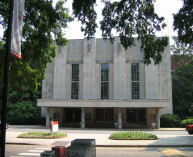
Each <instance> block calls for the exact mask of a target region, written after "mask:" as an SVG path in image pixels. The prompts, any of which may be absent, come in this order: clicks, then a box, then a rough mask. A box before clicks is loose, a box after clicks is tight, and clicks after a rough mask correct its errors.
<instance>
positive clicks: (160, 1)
mask: <svg viewBox="0 0 193 157" xmlns="http://www.w3.org/2000/svg"><path fill="white" fill-rule="evenodd" d="M53 1H54V2H57V1H58V0H53ZM96 1H97V7H96V11H97V14H98V15H97V17H98V18H97V23H99V21H101V20H102V16H101V10H102V8H103V6H104V4H102V3H101V0H96ZM111 1H115V0H111ZM71 4H72V0H67V2H66V4H65V7H66V8H69V9H70V12H71V13H72V7H71ZM181 6H182V0H156V3H155V12H156V13H157V14H158V15H159V16H164V17H165V23H166V24H167V27H166V28H165V29H164V30H163V31H161V32H160V33H157V34H156V35H157V36H165V35H167V36H170V37H171V36H173V35H176V33H175V32H174V31H173V28H172V25H173V17H172V14H173V13H177V12H178V11H179V9H180V8H181ZM71 13H70V14H71ZM24 18H25V17H24ZM98 26H99V25H98ZM80 27H81V24H80V22H78V21H77V20H76V19H75V20H74V21H73V22H71V23H69V24H68V28H67V29H65V30H64V33H65V37H66V38H67V39H83V38H84V33H83V32H81V31H80ZM99 27H100V26H99ZM99 27H98V28H97V30H96V34H95V37H96V38H101V30H100V28H99ZM2 32H3V30H2V28H1V27H0V38H1V37H2ZM113 35H115V36H116V35H118V34H116V32H114V33H113Z"/></svg>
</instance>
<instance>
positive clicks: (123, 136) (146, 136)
mask: <svg viewBox="0 0 193 157" xmlns="http://www.w3.org/2000/svg"><path fill="white" fill-rule="evenodd" d="M109 139H112V140H156V139H158V138H157V136H156V135H154V134H150V133H143V132H131V131H129V132H119V133H113V134H111V135H110V137H109Z"/></svg>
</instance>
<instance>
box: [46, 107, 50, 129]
mask: <svg viewBox="0 0 193 157" xmlns="http://www.w3.org/2000/svg"><path fill="white" fill-rule="evenodd" d="M49 125H50V108H49V107H46V126H47V127H49Z"/></svg>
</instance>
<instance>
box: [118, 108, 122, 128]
mask: <svg viewBox="0 0 193 157" xmlns="http://www.w3.org/2000/svg"><path fill="white" fill-rule="evenodd" d="M118 129H122V113H121V112H120V111H119V113H118Z"/></svg>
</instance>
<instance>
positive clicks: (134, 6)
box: [73, 0, 168, 64]
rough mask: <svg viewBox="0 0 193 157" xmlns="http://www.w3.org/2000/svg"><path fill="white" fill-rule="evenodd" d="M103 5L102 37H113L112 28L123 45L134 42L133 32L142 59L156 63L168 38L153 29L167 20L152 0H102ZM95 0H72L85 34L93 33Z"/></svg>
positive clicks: (161, 27)
mask: <svg viewBox="0 0 193 157" xmlns="http://www.w3.org/2000/svg"><path fill="white" fill-rule="evenodd" d="M102 2H103V3H104V4H105V7H104V8H103V10H102V15H103V20H102V21H101V22H100V28H101V30H102V36H103V38H104V39H107V38H108V39H110V41H113V34H112V31H113V30H116V31H117V32H118V33H119V37H120V43H121V44H122V45H123V47H124V48H125V49H127V48H128V47H129V46H132V45H134V36H137V37H138V39H140V40H141V43H142V45H141V50H142V51H143V52H144V61H145V63H146V64H150V63H151V58H152V59H153V60H154V63H155V64H158V63H159V62H160V61H161V59H162V57H161V54H162V53H163V51H164V48H165V47H166V46H167V45H168V38H167V37H163V38H155V33H156V32H159V31H161V30H162V29H163V28H164V27H165V26H166V24H165V23H164V17H159V16H158V15H157V14H156V13H155V10H154V1H153V0H120V1H115V2H113V3H111V2H110V1H109V0H102ZM95 5H96V0H87V1H85V0H73V13H74V15H75V17H77V18H78V20H79V21H81V23H82V24H83V26H82V27H81V30H82V31H83V32H84V35H85V36H87V37H88V38H90V37H92V36H94V34H95V32H96V31H95V30H96V28H97V27H98V26H97V24H96V18H97V13H96V11H95V10H94V6H95Z"/></svg>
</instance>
